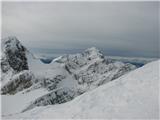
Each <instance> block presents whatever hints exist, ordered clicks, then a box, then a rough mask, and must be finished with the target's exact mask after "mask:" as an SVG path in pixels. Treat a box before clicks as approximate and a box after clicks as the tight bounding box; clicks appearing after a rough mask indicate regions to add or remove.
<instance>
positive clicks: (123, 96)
mask: <svg viewBox="0 0 160 120" xmlns="http://www.w3.org/2000/svg"><path fill="white" fill-rule="evenodd" d="M159 65H160V61H155V62H152V63H148V64H146V65H145V66H143V67H141V68H138V69H136V70H134V71H132V72H130V73H128V74H126V75H123V76H121V77H120V78H118V79H116V80H114V81H111V82H109V83H107V84H104V85H102V86H100V87H98V88H96V89H94V90H92V91H89V92H86V93H84V94H83V95H80V96H78V97H76V98H75V99H74V100H72V101H70V102H67V103H64V104H61V105H55V106H51V105H50V106H45V107H44V106H43V107H42V106H41V107H36V108H34V109H32V110H29V111H27V112H24V113H18V114H14V115H10V116H4V118H8V119H9V118H12V119H95V118H96V119H157V120H158V119H159V97H158V96H159V80H160V78H159ZM2 105H3V104H2ZM10 107H11V106H10Z"/></svg>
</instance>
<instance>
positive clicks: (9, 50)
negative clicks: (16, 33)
mask: <svg viewBox="0 0 160 120" xmlns="http://www.w3.org/2000/svg"><path fill="white" fill-rule="evenodd" d="M3 44H4V45H3V50H2V51H3V52H4V54H5V58H2V59H3V60H2V62H1V66H2V67H1V69H2V72H5V71H7V69H6V65H7V66H10V67H11V68H12V69H13V70H14V71H16V72H20V71H23V70H28V64H27V57H26V48H25V47H24V46H22V45H21V44H20V42H19V41H18V40H17V38H16V37H8V38H7V39H5V40H4V43H3ZM7 62H8V63H7Z"/></svg>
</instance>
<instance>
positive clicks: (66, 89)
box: [1, 37, 136, 115]
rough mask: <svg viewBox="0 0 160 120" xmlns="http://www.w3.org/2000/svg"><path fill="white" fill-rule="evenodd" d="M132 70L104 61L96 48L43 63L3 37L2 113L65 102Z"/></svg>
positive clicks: (115, 62) (131, 67)
mask: <svg viewBox="0 0 160 120" xmlns="http://www.w3.org/2000/svg"><path fill="white" fill-rule="evenodd" d="M53 52H54V51H53ZM135 68H136V67H135V66H134V65H132V64H128V63H123V62H119V61H112V60H110V59H105V58H104V55H103V54H102V53H101V52H100V51H99V50H98V49H96V48H95V47H92V48H89V49H87V50H85V51H84V52H82V53H78V54H70V55H64V56H60V57H58V58H56V59H54V60H53V61H52V62H51V63H50V64H44V63H42V62H41V60H40V59H38V58H36V57H35V56H34V55H33V54H32V53H31V52H29V51H28V50H27V48H26V47H24V46H23V45H22V44H21V43H20V41H19V40H18V39H17V38H16V37H8V38H5V39H3V40H2V58H1V73H2V76H1V85H2V86H1V94H3V95H2V114H3V115H7V114H14V113H19V112H25V111H27V110H30V109H33V108H34V107H36V106H46V105H51V104H52V105H53V104H61V103H65V102H68V101H70V100H72V99H74V98H75V97H77V96H80V95H81V94H83V93H85V92H88V91H91V90H93V89H95V88H97V87H99V86H100V85H103V84H105V83H108V82H110V81H113V80H115V79H117V78H118V77H120V76H122V75H124V74H126V73H128V72H129V71H131V70H134V69H135ZM17 101H21V103H19V102H17ZM8 106H9V107H10V108H12V109H10V108H8Z"/></svg>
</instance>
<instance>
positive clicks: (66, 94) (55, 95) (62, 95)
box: [22, 89, 75, 112]
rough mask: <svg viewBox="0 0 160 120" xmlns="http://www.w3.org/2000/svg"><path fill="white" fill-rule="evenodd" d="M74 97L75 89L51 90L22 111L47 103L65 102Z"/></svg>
mask: <svg viewBox="0 0 160 120" xmlns="http://www.w3.org/2000/svg"><path fill="white" fill-rule="evenodd" d="M74 97H75V94H74V91H72V90H70V89H58V90H56V91H53V92H50V93H48V94H46V95H44V96H42V97H39V98H37V99H36V100H35V101H33V103H32V104H30V105H29V106H28V107H27V108H26V109H24V110H23V111H22V112H25V111H27V110H30V109H32V108H34V107H35V106H46V105H54V104H61V103H65V102H68V101H70V100H72V99H73V98H74Z"/></svg>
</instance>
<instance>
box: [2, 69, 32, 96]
mask: <svg viewBox="0 0 160 120" xmlns="http://www.w3.org/2000/svg"><path fill="white" fill-rule="evenodd" d="M33 79H35V78H34V75H33V74H32V73H31V72H29V71H23V72H21V73H19V74H17V75H15V76H14V78H12V80H11V81H10V82H8V83H7V84H6V85H5V86H4V87H2V88H1V92H2V94H7V93H8V94H15V93H16V92H17V91H21V90H23V89H26V88H29V87H30V86H31V85H32V84H33Z"/></svg>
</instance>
